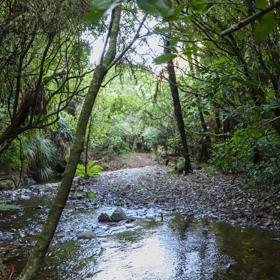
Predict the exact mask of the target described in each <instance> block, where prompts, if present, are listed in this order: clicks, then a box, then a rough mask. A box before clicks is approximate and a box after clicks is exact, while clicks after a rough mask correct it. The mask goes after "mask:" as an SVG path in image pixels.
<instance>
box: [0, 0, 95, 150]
mask: <svg viewBox="0 0 280 280" xmlns="http://www.w3.org/2000/svg"><path fill="white" fill-rule="evenodd" d="M78 4H79V6H80V7H79V8H78ZM71 5H72V6H71ZM71 5H70V3H68V2H67V3H66V1H62V0H59V1H53V0H51V1H37V0H36V1H30V0H28V1H24V2H22V1H13V0H4V1H2V2H1V16H0V21H1V31H0V32H1V33H0V43H1V49H0V67H1V74H0V82H1V88H0V105H1V111H0V117H1V120H2V119H3V121H1V124H0V155H1V153H3V151H4V150H6V149H7V148H8V147H9V146H10V144H11V142H12V141H13V140H14V139H16V138H17V137H18V136H20V135H21V134H22V133H24V132H26V131H30V130H33V129H42V128H45V127H48V126H50V125H51V124H54V123H56V122H57V121H58V119H59V117H60V113H61V112H62V111H63V110H64V109H65V108H67V106H68V105H69V103H70V102H71V100H72V99H73V98H75V97H76V96H78V95H79V94H83V93H84V91H85V88H84V87H83V83H82V82H83V79H84V77H85V76H86V75H87V74H88V73H89V71H87V70H86V68H87V61H86V60H85V57H86V54H87V46H86V44H84V43H83V42H82V41H81V40H80V32H81V30H82V27H83V26H82V22H81V20H80V18H81V17H83V14H84V13H85V12H84V11H83V8H85V4H83V3H81V2H80V1H72V4H71ZM69 14H71V17H69ZM4 116H5V117H4Z"/></svg>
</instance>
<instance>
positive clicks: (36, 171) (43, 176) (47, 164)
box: [27, 134, 56, 181]
mask: <svg viewBox="0 0 280 280" xmlns="http://www.w3.org/2000/svg"><path fill="white" fill-rule="evenodd" d="M55 157H56V149H55V147H54V145H53V143H52V142H51V140H49V139H47V138H44V137H43V136H42V135H39V134H35V135H34V136H33V137H32V139H31V140H30V141H29V142H28V146H27V158H28V167H29V172H30V173H31V175H32V176H33V177H34V178H35V179H36V180H38V181H46V180H47V179H48V178H49V177H50V176H51V175H52V174H53V171H52V163H53V162H54V160H55Z"/></svg>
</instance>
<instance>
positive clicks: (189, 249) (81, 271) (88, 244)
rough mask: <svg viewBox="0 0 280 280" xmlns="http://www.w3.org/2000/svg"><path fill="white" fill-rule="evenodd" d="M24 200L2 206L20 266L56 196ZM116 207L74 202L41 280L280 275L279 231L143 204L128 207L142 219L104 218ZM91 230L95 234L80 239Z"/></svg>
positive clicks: (11, 258)
mask: <svg viewBox="0 0 280 280" xmlns="http://www.w3.org/2000/svg"><path fill="white" fill-rule="evenodd" d="M19 204H22V205H23V206H24V207H23V208H22V209H21V210H18V212H14V211H13V212H8V213H5V214H3V213H2V216H1V220H0V259H2V260H4V263H5V264H12V265H14V267H15V269H16V270H17V271H20V269H21V268H22V267H23V265H24V262H25V259H26V254H27V252H28V250H27V249H28V248H30V243H32V242H33V240H34V237H35V235H36V233H38V232H39V231H40V224H41V223H42V221H43V220H44V219H45V217H46V214H47V211H48V210H47V209H48V205H49V200H48V199H46V198H33V199H31V200H29V201H21V202H19ZM114 209H115V208H114V207H106V206H104V207H99V208H98V209H95V208H87V209H82V210H81V209H80V210H78V209H75V207H74V206H68V207H67V208H66V209H65V211H64V214H63V217H62V219H61V222H60V224H59V226H58V229H57V232H56V235H55V238H54V241H53V242H52V245H51V248H50V251H49V253H48V256H47V257H46V264H45V266H44V268H43V269H42V271H41V273H40V275H39V276H38V279H40V280H41V279H55V280H56V279H67V280H68V279H73V280H80V279H87V280H90V279H93V280H134V279H135V280H138V279H139V280H187V279H191V280H200V279H201V280H203V279H205V280H206V279H249V280H250V279H252V280H253V279H254V280H258V279H263V280H264V279H280V233H279V232H272V231H265V230H261V229H257V228H241V227H238V226H232V225H228V224H224V223H217V222H209V221H206V220H195V219H190V218H189V217H185V216H183V215H181V214H180V213H174V212H170V211H169V212H167V211H162V210H157V209H145V208H137V207H135V208H133V209H132V208H131V209H124V210H125V212H126V213H127V214H128V215H129V216H133V217H136V218H137V220H136V221H135V222H132V223H125V222H120V223H110V224H100V223H98V222H97V217H98V215H99V214H100V213H101V212H106V213H109V214H111V213H112V211H113V210H114ZM162 217H163V220H162ZM86 230H92V231H93V232H94V233H95V237H94V238H93V239H90V240H81V239H77V235H78V234H79V233H80V232H83V231H86Z"/></svg>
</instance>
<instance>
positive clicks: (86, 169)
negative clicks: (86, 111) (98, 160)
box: [85, 117, 92, 177]
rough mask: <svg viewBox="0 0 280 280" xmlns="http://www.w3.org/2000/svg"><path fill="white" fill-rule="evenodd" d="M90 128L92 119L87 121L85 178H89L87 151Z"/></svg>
mask: <svg viewBox="0 0 280 280" xmlns="http://www.w3.org/2000/svg"><path fill="white" fill-rule="evenodd" d="M91 128H92V117H91V118H90V120H89V125H88V134H87V141H86V147H85V177H88V176H89V174H88V150H89V144H90V137H91Z"/></svg>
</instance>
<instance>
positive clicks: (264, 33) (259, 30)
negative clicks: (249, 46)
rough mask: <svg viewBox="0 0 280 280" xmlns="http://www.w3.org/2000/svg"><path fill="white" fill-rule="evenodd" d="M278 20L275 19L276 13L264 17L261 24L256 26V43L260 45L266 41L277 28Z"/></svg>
mask: <svg viewBox="0 0 280 280" xmlns="http://www.w3.org/2000/svg"><path fill="white" fill-rule="evenodd" d="M277 24H278V20H277V18H276V17H275V14H274V12H270V13H267V14H266V15H264V16H263V17H262V18H261V20H260V22H258V23H257V24H256V26H255V39H256V42H258V43H260V42H262V41H263V40H265V39H266V38H267V37H268V36H269V34H270V33H271V32H272V31H273V30H274V28H276V26H277Z"/></svg>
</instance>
